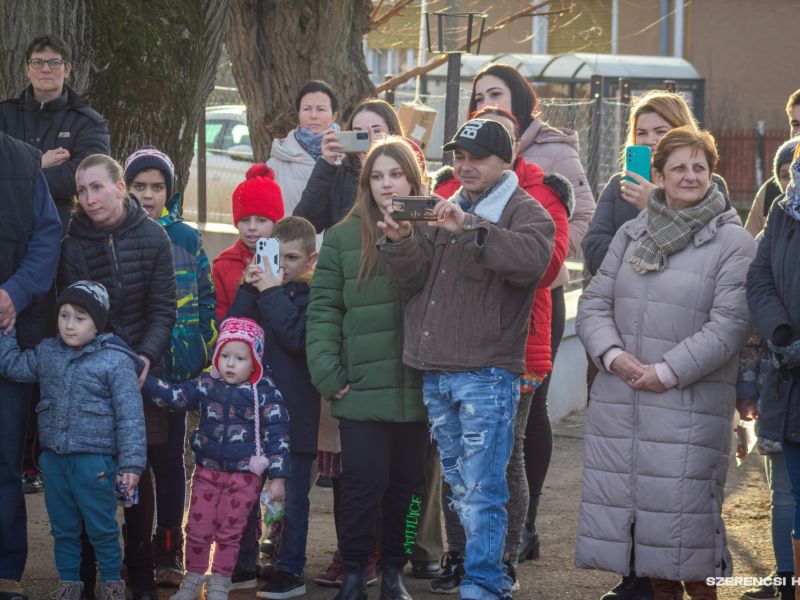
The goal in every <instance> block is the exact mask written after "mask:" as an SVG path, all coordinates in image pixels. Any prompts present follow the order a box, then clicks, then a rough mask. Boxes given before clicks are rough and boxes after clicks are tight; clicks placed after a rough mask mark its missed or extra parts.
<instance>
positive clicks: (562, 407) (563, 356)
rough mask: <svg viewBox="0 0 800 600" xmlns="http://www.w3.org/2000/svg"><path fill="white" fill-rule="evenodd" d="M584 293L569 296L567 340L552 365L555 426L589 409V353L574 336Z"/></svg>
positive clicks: (549, 400) (550, 408)
mask: <svg viewBox="0 0 800 600" xmlns="http://www.w3.org/2000/svg"><path fill="white" fill-rule="evenodd" d="M580 295H581V290H576V291H574V292H569V293H568V294H566V304H567V322H566V327H565V328H564V339H563V340H562V341H561V345H560V346H559V348H558V354H557V355H556V362H555V365H553V380H552V381H551V382H550V390H549V391H548V394H547V411H548V415H549V416H550V421H551V422H552V423H555V422H556V421H559V420H561V419H563V418H564V417H566V416H567V415H568V414H569V413H571V412H573V411H576V410H581V409H583V408H586V352H585V351H584V349H583V344H581V341H580V340H579V339H578V336H576V335H575V315H576V314H577V312H578V299H579V298H580Z"/></svg>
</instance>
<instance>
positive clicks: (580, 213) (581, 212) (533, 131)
mask: <svg viewBox="0 0 800 600" xmlns="http://www.w3.org/2000/svg"><path fill="white" fill-rule="evenodd" d="M519 153H520V156H521V157H522V158H524V159H525V160H526V161H528V162H529V163H535V164H537V165H538V166H539V168H540V169H541V170H542V171H543V172H544V174H545V175H552V174H558V175H561V176H562V177H566V178H567V179H568V180H569V182H570V183H571V184H572V191H573V193H574V194H575V208H574V210H572V211H570V216H569V255H570V256H578V255H580V252H581V240H583V236H584V235H586V230H587V229H588V227H589V222H590V221H591V220H592V215H593V214H594V196H593V195H592V190H591V187H590V186H589V180H588V179H587V178H586V173H585V171H584V168H583V165H582V164H581V159H580V153H579V150H578V134H577V133H576V132H574V131H572V130H571V129H557V128H555V127H551V126H550V125H548V124H547V123H545V122H544V121H542V120H541V119H540V118H538V117H537V118H535V119H534V120H533V121H532V122H531V124H530V125H528V128H527V129H526V130H525V131H524V132H523V133H522V135H521V136H520V138H519ZM568 281H569V272H568V271H567V267H566V265H563V266H562V268H561V271H560V272H559V274H558V277H556V279H555V281H553V283H552V284H551V285H550V287H551V288H553V289H555V288H557V287H560V286H562V285H564V284H565V283H567V282H568Z"/></svg>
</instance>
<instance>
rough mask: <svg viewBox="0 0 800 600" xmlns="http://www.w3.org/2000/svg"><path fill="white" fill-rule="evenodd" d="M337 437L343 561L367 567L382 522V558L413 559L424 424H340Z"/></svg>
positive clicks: (425, 432)
mask: <svg viewBox="0 0 800 600" xmlns="http://www.w3.org/2000/svg"><path fill="white" fill-rule="evenodd" d="M339 433H340V435H341V440H342V475H341V477H340V478H339V484H340V486H341V499H340V506H339V536H340V537H339V547H340V548H341V551H342V557H343V558H344V560H346V561H348V562H355V563H359V564H362V565H366V564H367V561H368V559H369V556H370V554H371V553H372V551H373V549H374V548H375V545H376V541H377V537H378V519H379V516H382V522H383V523H382V524H383V527H382V529H383V531H382V536H381V555H382V556H383V559H384V560H385V561H389V562H402V561H404V560H405V559H406V558H408V557H409V556H410V555H411V551H412V549H413V547H414V543H415V541H416V533H417V530H418V527H419V519H420V516H421V510H422V502H423V498H422V493H423V491H424V489H425V453H426V452H427V449H428V446H430V444H429V443H428V440H427V438H428V429H427V423H425V422H418V423H393V422H388V421H353V420H350V419H339Z"/></svg>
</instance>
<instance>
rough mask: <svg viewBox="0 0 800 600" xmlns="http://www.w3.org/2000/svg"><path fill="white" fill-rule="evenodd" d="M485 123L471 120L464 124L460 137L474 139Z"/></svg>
mask: <svg viewBox="0 0 800 600" xmlns="http://www.w3.org/2000/svg"><path fill="white" fill-rule="evenodd" d="M484 123H485V121H470V122H469V123H467V124H465V125H464V129H463V130H462V131H461V135H460V136H458V137H465V138H469V139H471V140H474V139H475V138H476V137H478V130H479V129H480V128H481V127H483V124H484Z"/></svg>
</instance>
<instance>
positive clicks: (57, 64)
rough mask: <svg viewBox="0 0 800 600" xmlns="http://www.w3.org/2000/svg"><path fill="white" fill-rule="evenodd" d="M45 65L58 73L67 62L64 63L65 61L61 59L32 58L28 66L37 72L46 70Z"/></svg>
mask: <svg viewBox="0 0 800 600" xmlns="http://www.w3.org/2000/svg"><path fill="white" fill-rule="evenodd" d="M45 63H47V64H48V65H50V68H51V69H52V70H53V71H57V70H58V69H60V68H61V67H63V66H64V64H65V63H66V61H64V60H62V59H60V58H51V59H50V60H44V59H43V58H32V59H30V60H29V61H28V65H29V66H30V67H31V68H32V69H36V70H37V71H40V70H42V69H44V64H45Z"/></svg>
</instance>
